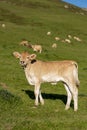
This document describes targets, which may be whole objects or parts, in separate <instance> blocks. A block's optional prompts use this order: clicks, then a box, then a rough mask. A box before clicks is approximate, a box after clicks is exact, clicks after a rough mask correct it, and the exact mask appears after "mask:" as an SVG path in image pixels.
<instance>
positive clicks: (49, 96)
mask: <svg viewBox="0 0 87 130" xmlns="http://www.w3.org/2000/svg"><path fill="white" fill-rule="evenodd" d="M22 91H24V92H25V93H26V94H27V95H28V96H29V97H30V98H31V99H33V100H34V99H35V96H34V92H33V91H31V90H22ZM41 94H42V97H43V99H52V100H56V99H58V100H61V101H62V102H63V103H64V104H66V101H67V96H66V95H64V94H50V93H41Z"/></svg>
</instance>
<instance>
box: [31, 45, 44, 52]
mask: <svg viewBox="0 0 87 130" xmlns="http://www.w3.org/2000/svg"><path fill="white" fill-rule="evenodd" d="M28 47H30V48H32V49H33V51H36V52H39V53H41V52H42V46H41V45H32V44H29V45H28Z"/></svg>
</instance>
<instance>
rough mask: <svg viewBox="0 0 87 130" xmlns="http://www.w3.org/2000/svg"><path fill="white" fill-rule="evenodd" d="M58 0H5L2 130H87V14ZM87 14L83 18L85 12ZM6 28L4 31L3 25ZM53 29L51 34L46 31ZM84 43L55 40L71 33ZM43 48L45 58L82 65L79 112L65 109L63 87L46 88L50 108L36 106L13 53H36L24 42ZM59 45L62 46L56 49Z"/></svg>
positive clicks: (1, 12)
mask: <svg viewBox="0 0 87 130" xmlns="http://www.w3.org/2000/svg"><path fill="white" fill-rule="evenodd" d="M64 5H65V3H64V2H61V1H59V0H41V1H40V0H17V1H15V0H0V130H34V129H35V130H41V129H42V130H54V129H55V130H60V129H61V130H87V114H86V113H87V78H86V74H87V55H86V53H87V12H85V11H83V10H81V9H80V8H77V7H75V6H71V5H69V8H68V9H65V8H64ZM81 12H83V13H84V15H81V14H80V13H81ZM3 23H4V24H5V25H6V27H5V28H3V27H2V26H1V24H3ZM48 31H51V32H52V34H51V36H47V35H46V33H47V32H48ZM68 34H71V35H72V36H78V37H80V38H81V39H82V42H77V41H75V40H74V39H72V43H71V44H68V43H62V42H61V41H57V42H56V41H55V39H54V37H55V36H59V37H60V38H61V39H64V38H67V35H68ZM23 38H25V39H27V40H29V41H31V43H32V44H35V43H38V44H41V45H42V46H43V51H42V53H41V54H39V53H36V54H37V58H38V59H40V60H44V61H48V60H65V59H71V60H76V61H77V62H78V65H79V79H80V88H79V96H78V98H79V109H78V111H77V112H74V111H73V102H72V104H71V107H70V109H69V110H68V111H65V110H64V107H65V103H66V98H67V97H66V92H65V89H64V87H63V85H62V84H61V83H58V84H57V85H55V86H52V85H51V84H49V83H44V84H42V85H41V90H42V95H43V97H44V100H45V105H44V106H41V105H39V106H38V107H37V108H36V107H34V93H33V90H34V87H32V86H30V85H29V84H28V82H27V80H26V77H25V74H24V72H23V69H22V68H21V67H20V65H19V61H18V60H17V59H15V58H14V57H13V55H12V53H13V52H14V51H19V52H22V51H28V52H30V53H34V52H33V51H32V50H31V49H30V50H29V49H27V48H26V47H24V46H20V45H19V43H20V41H21V39H23ZM54 42H56V43H57V44H58V47H57V48H56V49H52V48H51V45H52V44H53V43H54Z"/></svg>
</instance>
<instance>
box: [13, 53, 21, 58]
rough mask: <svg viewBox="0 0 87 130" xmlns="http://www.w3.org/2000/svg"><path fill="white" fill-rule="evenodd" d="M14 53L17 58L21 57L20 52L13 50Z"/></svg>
mask: <svg viewBox="0 0 87 130" xmlns="http://www.w3.org/2000/svg"><path fill="white" fill-rule="evenodd" d="M13 55H14V56H15V57H16V58H20V57H21V54H20V53H19V52H13Z"/></svg>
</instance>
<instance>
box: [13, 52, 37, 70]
mask: <svg viewBox="0 0 87 130" xmlns="http://www.w3.org/2000/svg"><path fill="white" fill-rule="evenodd" d="M13 55H14V56H15V57H16V58H18V59H19V60H20V64H21V66H22V67H26V66H27V65H28V64H29V63H32V61H33V60H35V58H36V55H35V54H29V53H28V52H23V53H19V52H13Z"/></svg>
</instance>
